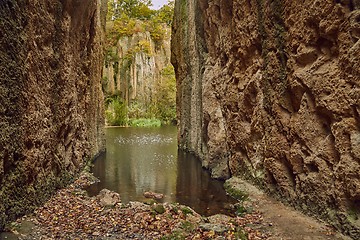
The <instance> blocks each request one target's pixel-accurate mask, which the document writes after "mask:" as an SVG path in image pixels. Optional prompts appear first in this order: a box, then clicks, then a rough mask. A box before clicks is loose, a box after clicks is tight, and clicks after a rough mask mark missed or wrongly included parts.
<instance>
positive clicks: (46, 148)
mask: <svg viewBox="0 0 360 240" xmlns="http://www.w3.org/2000/svg"><path fill="white" fill-rule="evenodd" d="M105 13H106V1H100V0H87V1H78V0H55V1H48V0H47V1H43V0H33V1H22V0H21V1H16V0H3V1H0V16H1V17H0V102H1V104H0V124H1V126H0V133H1V135H0V139H1V141H0V199H1V204H0V230H2V229H3V227H4V225H5V223H7V222H9V221H13V220H15V219H16V218H17V217H19V216H21V215H23V214H25V213H29V212H31V211H32V210H33V209H34V208H35V207H36V206H38V205H40V204H42V203H44V201H45V200H47V199H48V198H49V197H50V196H51V195H52V194H53V193H54V192H55V190H56V189H58V188H60V187H63V186H66V184H67V183H68V182H69V181H71V179H72V177H73V176H74V174H76V173H77V172H78V171H79V170H80V169H81V168H83V167H84V165H85V164H86V162H87V161H89V160H90V159H92V158H93V157H94V156H95V155H96V154H98V153H99V152H101V151H102V150H104V138H103V125H104V108H103V96H102V90H101V72H102V63H103V49H102V41H103V30H104V24H105V19H103V17H102V16H105Z"/></svg>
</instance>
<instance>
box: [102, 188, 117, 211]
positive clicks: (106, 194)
mask: <svg viewBox="0 0 360 240" xmlns="http://www.w3.org/2000/svg"><path fill="white" fill-rule="evenodd" d="M96 197H97V199H98V200H99V201H100V204H101V205H102V206H104V207H112V206H115V204H117V203H121V198H120V195H119V194H118V193H116V192H113V191H110V190H108V189H102V190H101V191H100V192H99V194H98V195H97V196H96Z"/></svg>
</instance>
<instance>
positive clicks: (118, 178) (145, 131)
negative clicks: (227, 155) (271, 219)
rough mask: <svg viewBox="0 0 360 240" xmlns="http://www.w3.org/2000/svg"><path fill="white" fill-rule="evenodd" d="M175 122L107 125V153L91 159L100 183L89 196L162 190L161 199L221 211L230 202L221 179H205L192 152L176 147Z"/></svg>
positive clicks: (136, 195) (127, 197) (134, 196)
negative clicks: (144, 125) (145, 125)
mask: <svg viewBox="0 0 360 240" xmlns="http://www.w3.org/2000/svg"><path fill="white" fill-rule="evenodd" d="M176 138H177V133H176V127H172V126H171V127H162V128H108V129H106V140H107V144H106V147H107V152H106V154H103V155H102V156H100V157H99V158H98V159H97V160H96V161H95V163H94V167H93V173H94V175H95V176H96V177H98V178H99V179H100V180H101V182H100V183H98V184H96V185H94V186H92V187H91V188H90V189H89V190H88V191H89V193H90V194H91V195H95V194H97V193H98V192H99V191H100V190H101V189H103V188H108V189H110V190H113V191H116V192H118V193H120V195H121V198H122V201H123V202H124V203H126V202H129V201H133V200H136V201H144V200H146V199H145V198H144V197H143V192H145V191H154V192H159V193H163V194H164V195H165V197H164V199H163V200H164V201H167V202H179V203H181V204H186V205H188V206H190V207H192V208H193V209H194V210H196V211H197V212H199V213H200V214H204V215H210V214H214V213H219V212H224V208H223V206H224V203H225V204H226V203H228V202H229V201H231V200H230V199H229V198H228V197H227V196H226V194H225V192H224V190H223V188H222V183H221V182H219V181H215V180H213V179H211V178H210V176H209V173H208V172H207V171H205V170H204V169H202V168H201V164H200V162H199V161H198V160H197V159H195V158H194V157H193V156H192V155H190V154H188V153H185V152H182V151H177V141H176Z"/></svg>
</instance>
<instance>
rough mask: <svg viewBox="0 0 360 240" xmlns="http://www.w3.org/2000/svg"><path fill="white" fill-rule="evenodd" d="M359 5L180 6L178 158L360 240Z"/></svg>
mask: <svg viewBox="0 0 360 240" xmlns="http://www.w3.org/2000/svg"><path fill="white" fill-rule="evenodd" d="M338 2H339V3H338ZM353 2H356V1H351V3H350V1H325V0H318V1H310V0H306V1H301V2H299V1H255V0H251V1H247V2H244V1H232V0H217V1H207V0H200V1H195V0H190V1H187V2H186V3H183V2H180V1H178V2H176V4H175V12H176V15H175V19H174V31H173V37H172V63H173V65H174V66H175V71H176V76H177V90H178V95H177V103H178V105H177V107H178V112H177V113H178V118H179V121H178V122H179V145H180V148H183V149H186V150H189V151H192V152H194V153H195V154H196V155H197V156H199V157H200V158H201V160H202V163H203V166H205V167H208V168H210V169H211V172H212V175H213V176H214V177H220V178H227V177H229V176H230V175H239V176H246V177H247V178H248V179H253V180H254V181H255V182H256V183H259V184H261V185H262V186H265V188H267V189H268V190H269V191H270V192H272V194H274V195H276V196H278V197H279V198H280V199H282V200H283V201H286V202H290V203H291V204H292V205H295V206H297V207H298V208H303V210H305V211H307V212H308V213H311V214H313V213H316V214H318V215H319V216H321V217H322V218H325V219H327V220H328V221H329V222H331V223H332V224H333V225H334V226H335V227H336V228H338V229H341V230H343V231H344V232H347V233H348V234H350V236H352V237H354V238H357V237H358V236H359V232H360V230H359V228H360V226H359V221H355V220H354V221H353V220H351V219H354V216H353V217H351V216H350V215H351V214H350V215H349V212H352V213H353V215H354V214H355V215H356V216H358V215H359V202H360V198H359V191H358V189H359V181H358V179H360V161H359V150H358V149H359V147H358V146H359V141H358V136H359V134H360V130H359V126H360V117H359V114H360V95H359V93H360V71H359V69H360V54H359V53H360V44H359V41H358V39H359V34H358V32H359V31H358V29H359V26H358V25H359V24H358V17H357V16H358V15H359V11H360V10H359V9H358V6H357V5H356V4H355V5H354V4H353ZM351 209H353V210H351ZM354 209H356V210H355V213H354ZM344 216H348V217H344ZM356 216H355V219H356V218H357V217H356ZM349 219H350V220H349Z"/></svg>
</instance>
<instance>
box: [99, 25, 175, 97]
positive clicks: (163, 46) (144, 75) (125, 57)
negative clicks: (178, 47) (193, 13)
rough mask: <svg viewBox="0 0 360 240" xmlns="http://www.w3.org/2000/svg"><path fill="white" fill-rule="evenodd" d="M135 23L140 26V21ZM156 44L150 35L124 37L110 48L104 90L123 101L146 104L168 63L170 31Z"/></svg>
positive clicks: (144, 33)
mask: <svg viewBox="0 0 360 240" xmlns="http://www.w3.org/2000/svg"><path fill="white" fill-rule="evenodd" d="M138 24H141V22H139V23H138ZM164 28H165V29H166V33H165V36H164V40H162V41H161V42H156V41H154V40H153V39H152V37H151V34H150V32H137V33H134V34H133V35H131V36H123V37H121V38H120V39H119V41H118V42H117V43H116V46H114V47H112V49H111V55H112V56H111V58H110V59H109V60H108V61H106V63H105V66H104V74H103V81H104V83H103V86H104V91H105V93H106V94H108V95H114V94H117V95H119V96H121V97H122V99H124V100H125V101H126V102H128V103H130V102H133V101H138V102H141V103H145V104H146V103H149V102H150V100H151V95H152V92H153V90H154V88H155V84H156V82H157V81H158V80H159V79H160V74H161V70H162V69H163V68H165V67H166V66H168V65H169V64H170V29H168V27H166V26H164Z"/></svg>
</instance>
